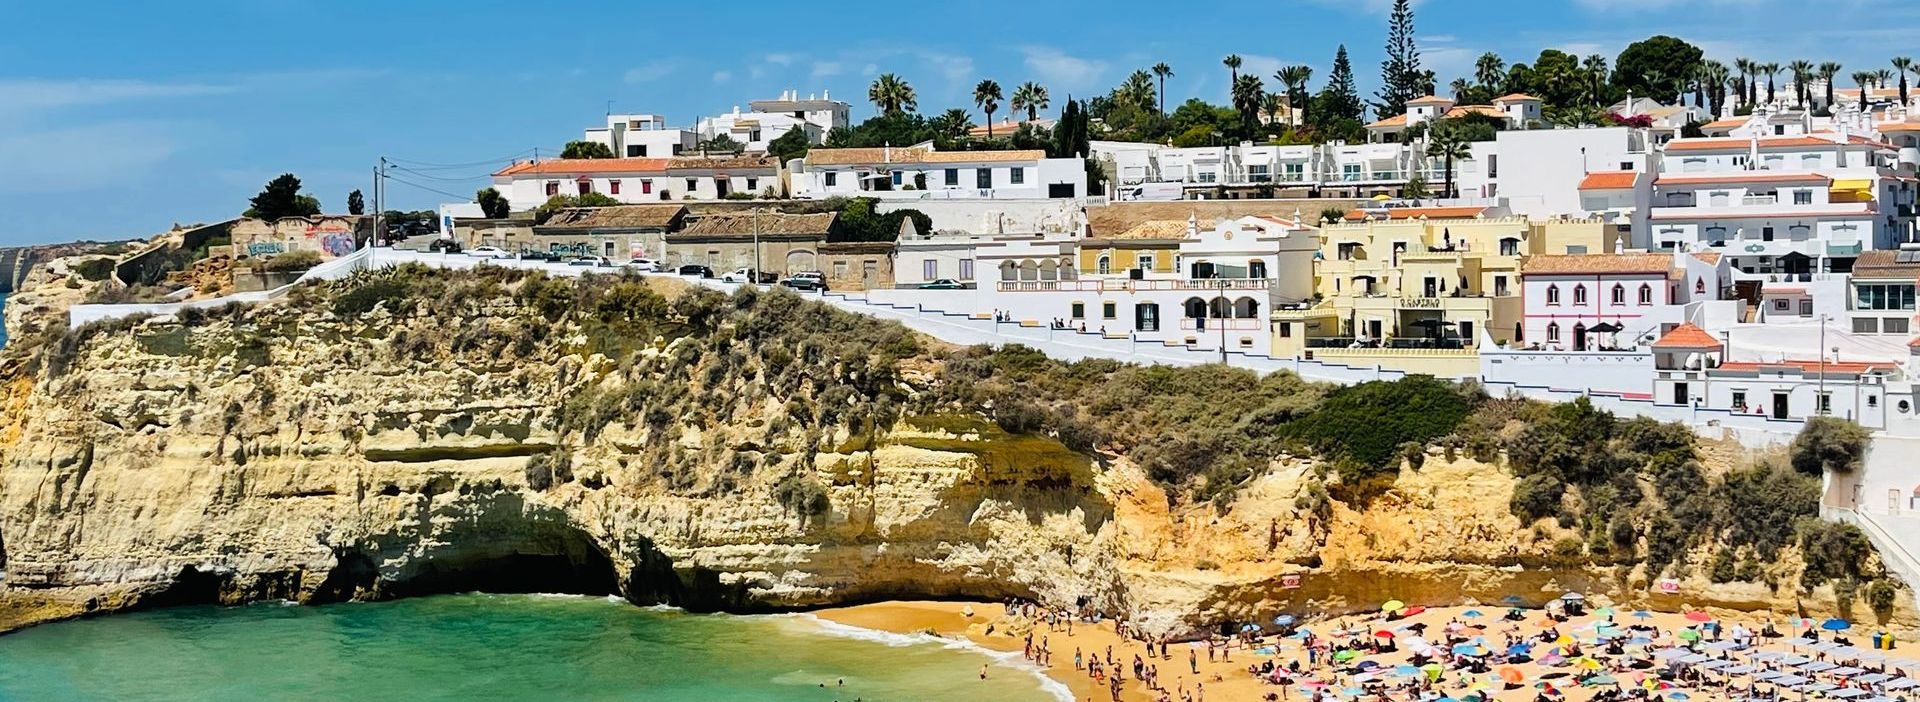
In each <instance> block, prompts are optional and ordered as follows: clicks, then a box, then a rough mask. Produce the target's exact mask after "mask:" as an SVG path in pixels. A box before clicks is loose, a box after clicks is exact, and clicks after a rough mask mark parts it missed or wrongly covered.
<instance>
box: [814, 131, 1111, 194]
mask: <svg viewBox="0 0 1920 702" xmlns="http://www.w3.org/2000/svg"><path fill="white" fill-rule="evenodd" d="M791 171H792V173H791V175H790V178H791V190H792V193H793V197H796V198H803V199H820V198H828V197H833V196H836V195H839V196H848V197H853V196H862V197H875V198H882V199H908V200H913V199H926V200H937V199H965V198H978V199H1000V198H1010V199H1023V198H1025V199H1031V198H1084V197H1086V196H1087V172H1086V166H1085V161H1084V159H1080V158H1047V154H1046V152H1044V151H1038V150H1022V151H939V150H937V149H935V148H933V146H932V145H930V144H922V145H918V146H906V147H891V146H889V147H880V148H856V149H813V150H810V151H808V152H807V155H806V156H805V157H804V158H800V159H795V160H794V161H793V163H792V165H791Z"/></svg>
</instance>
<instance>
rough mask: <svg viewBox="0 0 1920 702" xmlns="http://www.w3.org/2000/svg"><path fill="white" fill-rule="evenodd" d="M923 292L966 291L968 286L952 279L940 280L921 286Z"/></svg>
mask: <svg viewBox="0 0 1920 702" xmlns="http://www.w3.org/2000/svg"><path fill="white" fill-rule="evenodd" d="M920 289H921V290H965V289H967V284H966V283H962V282H960V281H958V280H954V279H952V278H940V279H938V280H930V281H927V282H925V283H921V284H920Z"/></svg>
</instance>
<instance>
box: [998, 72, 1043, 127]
mask: <svg viewBox="0 0 1920 702" xmlns="http://www.w3.org/2000/svg"><path fill="white" fill-rule="evenodd" d="M1007 104H1008V106H1009V107H1012V108H1013V111H1015V112H1019V111H1021V110H1025V111H1026V113H1027V121H1028V122H1032V121H1034V120H1036V119H1039V118H1040V111H1041V110H1044V109H1047V86H1044V85H1041V84H1039V83H1035V82H1033V81H1027V82H1025V83H1021V84H1020V87H1018V88H1014V89H1013V101H1012V102H1009V103H1007Z"/></svg>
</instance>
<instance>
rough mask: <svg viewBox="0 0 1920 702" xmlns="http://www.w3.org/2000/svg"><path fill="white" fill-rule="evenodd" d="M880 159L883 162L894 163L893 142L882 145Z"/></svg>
mask: <svg viewBox="0 0 1920 702" xmlns="http://www.w3.org/2000/svg"><path fill="white" fill-rule="evenodd" d="M880 160H881V162H882V163H893V144H890V143H889V144H882V145H881V146H880Z"/></svg>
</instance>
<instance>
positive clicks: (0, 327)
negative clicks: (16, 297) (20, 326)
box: [0, 293, 7, 346]
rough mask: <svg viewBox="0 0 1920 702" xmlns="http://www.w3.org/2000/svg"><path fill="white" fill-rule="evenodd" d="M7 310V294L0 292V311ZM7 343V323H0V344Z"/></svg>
mask: <svg viewBox="0 0 1920 702" xmlns="http://www.w3.org/2000/svg"><path fill="white" fill-rule="evenodd" d="M5 311H7V294H6V293H0V312H5ZM6 345H7V325H5V324H0V346H6Z"/></svg>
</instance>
